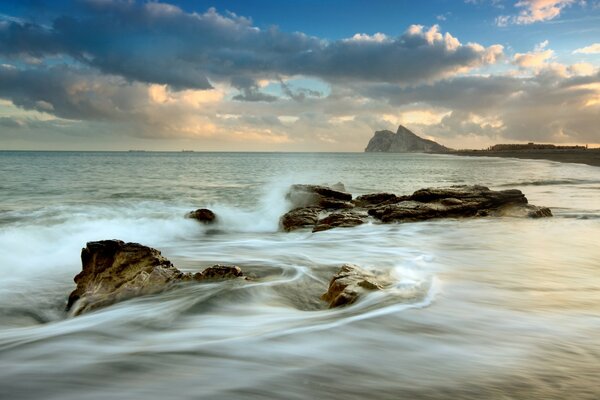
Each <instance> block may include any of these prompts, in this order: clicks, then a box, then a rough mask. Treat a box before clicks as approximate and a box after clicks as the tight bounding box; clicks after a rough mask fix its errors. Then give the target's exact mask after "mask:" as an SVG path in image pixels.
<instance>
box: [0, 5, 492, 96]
mask: <svg viewBox="0 0 600 400" xmlns="http://www.w3.org/2000/svg"><path fill="white" fill-rule="evenodd" d="M87 4H88V7H87V8H86V12H85V13H84V14H83V15H82V16H62V17H59V18H56V19H55V20H54V22H53V24H52V26H51V27H47V28H46V27H42V26H40V25H36V24H33V23H24V22H23V23H21V22H18V21H3V22H2V24H1V25H0V43H1V44H0V54H4V55H5V56H16V55H23V54H26V55H29V56H33V57H41V56H43V55H57V54H63V55H68V56H70V57H72V58H73V59H75V60H78V61H79V62H81V63H83V64H85V65H89V66H92V67H95V68H98V69H99V70H101V71H102V72H103V73H106V74H112V75H119V76H122V77H124V78H126V79H130V80H136V81H140V82H147V83H159V84H168V85H170V86H172V87H173V88H175V89H184V88H193V89H209V88H211V83H210V80H229V79H231V78H232V77H236V76H237V77H239V76H246V77H248V78H249V79H257V78H274V77H277V76H279V75H312V76H317V77H321V78H324V79H327V80H330V81H340V80H361V81H374V82H379V81H382V82H394V83H402V84H405V85H408V84H414V83H415V82H418V81H430V80H435V79H439V78H441V77H444V76H448V75H450V74H453V73H455V72H457V71H459V70H463V69H468V68H474V67H478V66H481V65H486V64H489V63H494V62H495V61H496V59H497V58H498V57H500V56H501V55H502V49H501V47H500V46H491V47H488V48H484V47H483V46H480V45H474V44H468V45H463V44H460V43H459V42H458V41H457V40H456V39H455V38H453V37H451V36H450V35H449V34H445V35H442V34H441V33H439V32H438V31H437V28H435V27H434V28H432V29H431V30H423V29H422V28H421V27H417V26H413V27H411V28H410V29H409V30H408V31H407V32H406V33H404V34H403V35H401V36H399V37H397V38H387V37H376V38H375V40H374V39H373V38H371V37H368V36H366V35H358V36H355V37H354V38H352V39H349V40H337V41H333V42H327V41H325V40H321V39H319V38H315V37H310V36H307V35H305V34H303V33H297V32H296V33H286V32H282V31H280V30H279V29H277V28H275V27H272V28H268V29H258V28H256V27H254V26H252V24H251V23H250V21H249V20H248V19H246V18H243V17H238V16H236V15H234V14H230V15H227V16H224V15H221V14H219V13H217V12H216V11H215V10H214V9H210V10H208V11H207V12H205V13H203V14H195V13H185V12H183V11H182V10H180V9H178V8H177V7H174V6H171V5H168V4H164V3H154V2H150V3H145V4H137V3H134V2H111V1H107V2H88V3H87ZM253 96H254V97H257V96H258V94H257V93H249V96H246V95H242V97H248V98H250V97H253ZM263 100H264V98H263Z"/></svg>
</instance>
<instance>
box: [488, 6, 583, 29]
mask: <svg viewBox="0 0 600 400" xmlns="http://www.w3.org/2000/svg"><path fill="white" fill-rule="evenodd" d="M574 3H576V0H519V1H517V2H516V3H515V7H516V8H519V9H521V10H520V11H519V14H518V15H513V16H508V15H500V16H498V17H497V18H496V25H498V26H507V25H508V24H518V25H528V24H533V23H535V22H542V21H550V20H552V19H555V18H557V17H558V16H560V14H561V12H562V10H563V9H564V8H565V7H567V6H570V5H572V4H574Z"/></svg>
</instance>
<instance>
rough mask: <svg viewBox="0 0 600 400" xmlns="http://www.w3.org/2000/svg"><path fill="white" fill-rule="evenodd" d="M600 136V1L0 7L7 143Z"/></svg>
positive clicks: (329, 143)
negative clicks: (378, 134)
mask: <svg viewBox="0 0 600 400" xmlns="http://www.w3.org/2000/svg"><path fill="white" fill-rule="evenodd" d="M400 124H402V125H404V126H406V127H408V128H409V129H411V130H412V131H414V132H415V133H417V134H418V135H420V136H423V137H426V138H429V139H433V140H436V141H438V142H440V143H442V144H444V145H446V146H448V147H452V148H456V149H463V148H485V147H487V146H490V145H493V144H496V143H513V142H514V143H522V142H530V141H534V142H540V143H557V144H589V145H591V146H600V0H586V1H583V0H437V1H401V0H396V1H392V0H369V1H356V0H343V1H342V0H318V1H317V0H296V1H291V0H290V1H282V0H254V1H251V0H237V1H233V0H230V1H229V0H218V1H204V0H194V1H192V0H181V1H175V0H169V1H165V2H159V1H135V0H73V1H60V0H56V1H50V0H48V1H40V0H16V1H11V0H8V1H7V0H3V1H2V2H0V150H129V149H135V150H165V151H178V150H183V149H185V150H195V151H363V150H364V148H365V147H366V144H367V142H368V141H369V139H370V138H371V137H372V135H373V133H374V132H375V131H377V130H382V129H390V130H394V131H395V130H396V129H397V127H398V125H400Z"/></svg>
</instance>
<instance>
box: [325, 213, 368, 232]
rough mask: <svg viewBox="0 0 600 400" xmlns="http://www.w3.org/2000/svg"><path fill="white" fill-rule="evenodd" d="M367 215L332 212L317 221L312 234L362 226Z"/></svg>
mask: <svg viewBox="0 0 600 400" xmlns="http://www.w3.org/2000/svg"><path fill="white" fill-rule="evenodd" d="M367 217H368V215H367V214H365V213H362V214H360V213H357V212H352V211H340V212H334V213H331V214H329V215H328V216H326V217H325V218H322V219H320V220H318V221H317V223H316V224H315V227H314V228H313V232H319V231H325V230H327V229H331V228H338V227H339V228H350V227H353V226H357V225H360V224H363V223H364V222H365V220H366V219H367Z"/></svg>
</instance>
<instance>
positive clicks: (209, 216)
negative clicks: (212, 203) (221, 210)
mask: <svg viewBox="0 0 600 400" xmlns="http://www.w3.org/2000/svg"><path fill="white" fill-rule="evenodd" d="M186 217H187V218H193V219H195V220H198V221H200V222H202V223H203V224H212V223H213V222H215V220H216V219H217V216H216V215H215V213H214V212H212V211H211V210H209V209H208V208H199V209H197V210H196V211H192V212H189V213H187V215H186Z"/></svg>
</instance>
